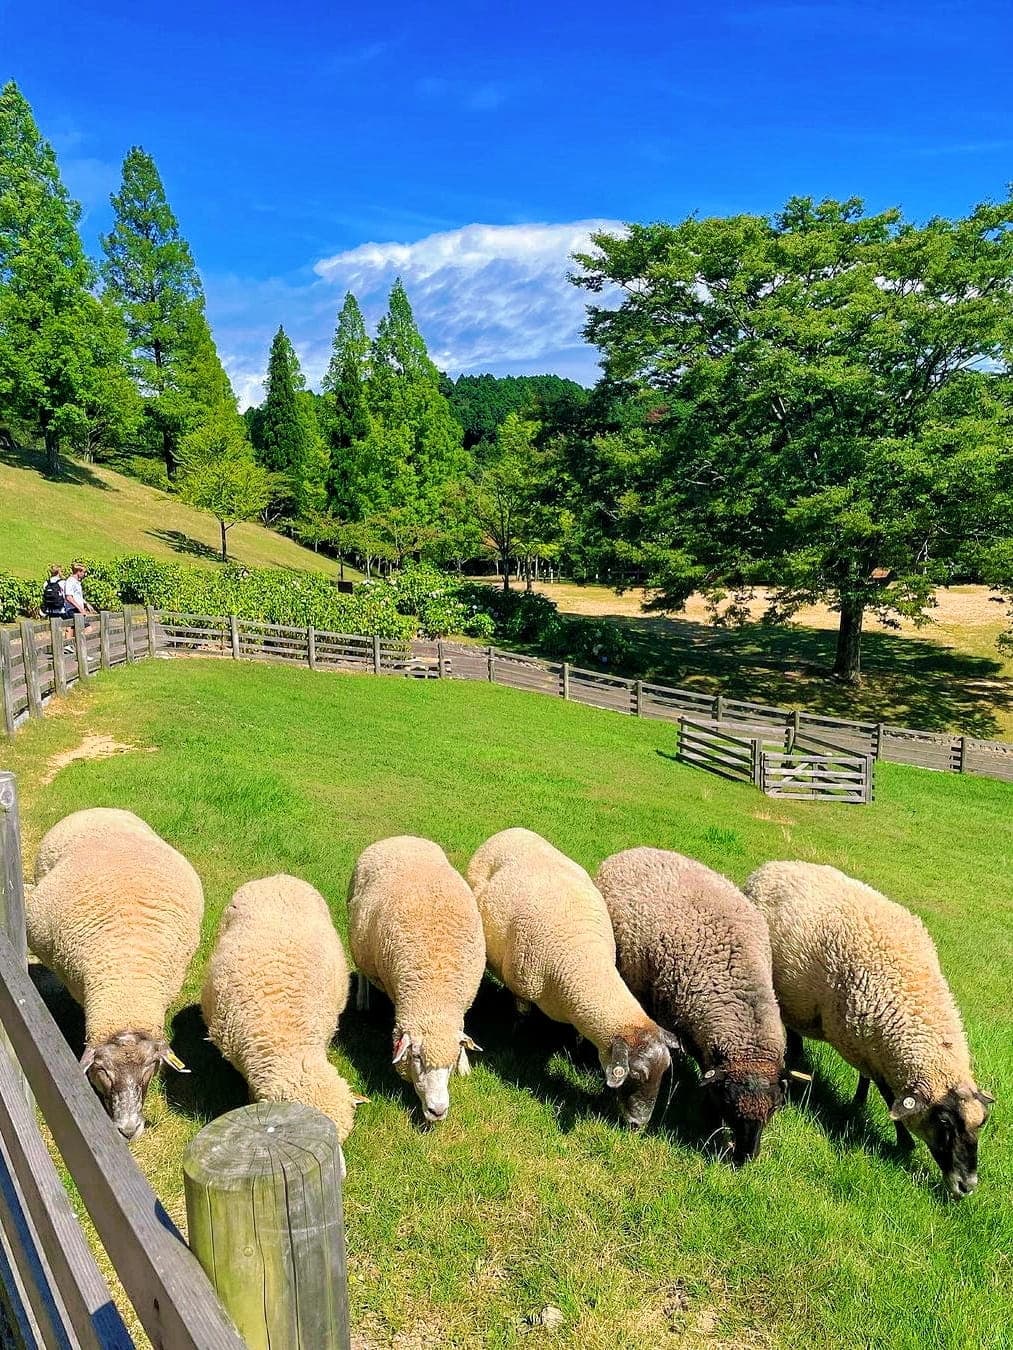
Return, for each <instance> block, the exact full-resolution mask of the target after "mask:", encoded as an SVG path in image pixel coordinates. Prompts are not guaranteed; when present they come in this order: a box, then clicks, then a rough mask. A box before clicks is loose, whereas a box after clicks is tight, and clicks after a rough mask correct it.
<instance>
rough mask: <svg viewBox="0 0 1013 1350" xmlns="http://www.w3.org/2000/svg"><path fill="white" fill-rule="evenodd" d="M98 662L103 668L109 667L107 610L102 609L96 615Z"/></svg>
mask: <svg viewBox="0 0 1013 1350" xmlns="http://www.w3.org/2000/svg"><path fill="white" fill-rule="evenodd" d="M98 662H99V665H100V666H101V667H102V669H103V670H108V669H109V611H108V610H107V609H104V610H102V611H101V613H100V614H99V616H98Z"/></svg>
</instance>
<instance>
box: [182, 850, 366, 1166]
mask: <svg viewBox="0 0 1013 1350" xmlns="http://www.w3.org/2000/svg"><path fill="white" fill-rule="evenodd" d="M347 1000H348V962H347V960H346V959H345V952H344V948H343V947H342V945H341V939H340V938H339V937H338V934H337V933H336V932H335V929H334V924H333V923H332V922H331V916H330V912H329V910H328V908H327V902H326V901H325V900H324V897H323V896H322V895H321V894H320V892H319V891H316V890H314V889H313V887H312V886H310V885H308V884H307V883H306V882H305V881H300V880H298V879H297V878H296V877H290V876H284V875H282V876H274V877H265V878H264V879H263V880H261V881H251V882H248V883H247V884H246V885H245V886H240V888H239V890H238V891H236V893H235V895H234V896H233V897H232V900H231V902H230V903H229V905H228V907H227V908H226V910H225V913H224V914H223V915H222V922H221V927H220V928H219V931H218V939H217V942H216V943H215V949H214V952H213V953H212V955H211V960H210V962H209V963H208V969H207V974H206V975H205V978H204V988H203V990H202V992H201V1009H202V1011H203V1013H204V1021H205V1022H206V1024H207V1028H208V1034H209V1035H210V1037H211V1040H212V1041H213V1042H214V1043H215V1045H217V1047H218V1049H219V1050H220V1051H221V1052H222V1054H223V1055H224V1056H225V1058H226V1059H227V1060H228V1061H229V1063H230V1064H232V1065H233V1066H234V1067H235V1068H236V1069H238V1070H239V1072H240V1073H241V1074H242V1075H243V1077H244V1078H245V1079H246V1082H247V1084H248V1085H249V1089H250V1098H251V1100H253V1101H293V1102H303V1103H304V1104H305V1105H307V1106H315V1107H316V1108H317V1110H319V1111H322V1112H323V1113H324V1114H325V1115H327V1116H330V1118H331V1119H332V1120H333V1121H334V1124H335V1125H336V1126H337V1130H338V1137H339V1138H340V1139H341V1140H342V1142H344V1140H345V1139H347V1138H348V1135H349V1134H350V1133H351V1129H352V1124H353V1118H354V1115H355V1098H354V1096H353V1093H352V1090H351V1088H350V1087H349V1086H348V1084H347V1083H346V1082H345V1080H344V1079H343V1078H342V1077H341V1075H340V1074H339V1073H338V1071H337V1069H336V1068H335V1067H334V1066H333V1065H332V1064H331V1063H329V1061H328V1059H327V1047H328V1046H329V1045H330V1042H331V1038H332V1037H333V1035H334V1033H335V1031H336V1030H337V1025H338V1018H339V1017H340V1016H341V1013H342V1012H343V1011H344V1007H345V1003H346V1002H347Z"/></svg>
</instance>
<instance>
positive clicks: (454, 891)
mask: <svg viewBox="0 0 1013 1350" xmlns="http://www.w3.org/2000/svg"><path fill="white" fill-rule="evenodd" d="M348 940H349V945H350V946H351V949H352V959H353V960H354V962H355V964H356V967H357V968H358V970H359V971H360V972H361V973H362V974H363V975H365V977H366V979H368V980H369V981H370V982H371V983H372V984H375V985H376V986H377V988H379V989H382V990H383V992H384V993H385V994H386V995H387V997H388V998H389V999H390V1000H391V1002H392V1003H393V1004H394V1018H395V1022H396V1024H397V1025H398V1026H399V1027H401V1028H402V1029H403V1030H405V1031H407V1032H409V1033H410V1034H411V1036H412V1037H413V1038H415V1039H417V1040H420V1041H421V1042H422V1043H423V1045H424V1047H425V1059H426V1066H427V1067H428V1068H430V1069H452V1068H453V1067H454V1066H455V1065H456V1063H457V1060H458V1056H459V1055H460V1052H461V1036H462V1034H463V1032H464V1015H465V1013H466V1012H467V1011H468V1009H469V1008H470V1007H471V1005H472V1003H474V1001H475V995H476V994H477V993H478V986H479V985H480V984H481V982H482V973H483V971H484V970H485V943H484V941H483V938H482V922H481V919H480V918H479V915H478V909H477V908H476V906H475V897H474V896H473V895H472V893H471V888H470V887H469V885H468V883H467V882H466V881H465V880H464V878H463V877H462V876H461V875H460V873H459V872H457V871H456V870H455V869H454V868H453V867H452V866H451V865H450V862H449V860H448V858H447V855H446V854H445V853H444V852H443V850H442V849H441V848H440V846H439V845H438V844H434V843H432V842H431V841H430V840H428V839H418V838H416V837H415V836H413V835H399V836H397V837H395V838H392V839H383V840H381V841H380V843H378V844H371V845H370V847H369V848H367V849H365V850H364V851H363V853H362V854H361V855H360V857H359V860H358V862H357V863H356V865H355V873H354V875H353V877H352V883H351V887H350V890H349V896H348Z"/></svg>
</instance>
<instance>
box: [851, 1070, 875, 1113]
mask: <svg viewBox="0 0 1013 1350" xmlns="http://www.w3.org/2000/svg"><path fill="white" fill-rule="evenodd" d="M871 1081H872V1080H871V1079H869V1078H866V1076H865V1074H864V1073H859V1075H858V1087H857V1088H856V1089H855V1097H854V1100H853V1101H852V1103H851V1105H852V1106H853V1107H855V1108H856V1109H857V1108H858V1107H861V1106H864V1105H865V1103H866V1102H867V1101H868V1100H869V1086H870V1083H871Z"/></svg>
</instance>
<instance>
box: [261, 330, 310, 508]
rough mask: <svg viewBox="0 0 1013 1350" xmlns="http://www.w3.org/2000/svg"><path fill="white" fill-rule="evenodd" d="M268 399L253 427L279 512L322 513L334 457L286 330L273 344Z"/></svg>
mask: <svg viewBox="0 0 1013 1350" xmlns="http://www.w3.org/2000/svg"><path fill="white" fill-rule="evenodd" d="M266 393H267V397H266V398H265V400H264V402H263V404H262V405H261V407H260V409H259V411H258V415H257V417H256V418H255V419H251V422H250V425H251V430H252V431H253V434H254V449H255V450H256V453H257V458H258V460H259V461H260V463H261V464H262V465H263V466H264V468H265V469H267V470H269V471H270V472H271V473H272V474H275V475H276V482H277V483H278V484H279V485H280V487H279V489H278V490H277V491H276V494H275V499H274V506H275V509H276V510H278V511H289V512H291V513H292V514H293V515H296V516H300V515H304V514H306V513H307V512H308V511H311V510H323V508H324V506H325V505H326V500H327V473H328V465H329V462H330V455H329V452H328V447H327V444H326V442H325V440H324V438H323V436H322V435H321V432H320V427H319V424H318V422H317V416H316V410H315V408H314V406H313V405H314V398H313V395H312V394H311V393H309V391H308V390H307V389H306V380H305V377H304V376H303V373H302V369H301V367H300V365H299V358H298V357H297V356H296V354H295V348H294V347H293V346H292V343H291V342H290V341H289V338H288V335H287V334H286V332H285V330H284V328H279V329H278V331H277V333H275V335H274V340H273V341H272V343H271V354H270V357H269V358H268V364H267V380H266Z"/></svg>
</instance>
